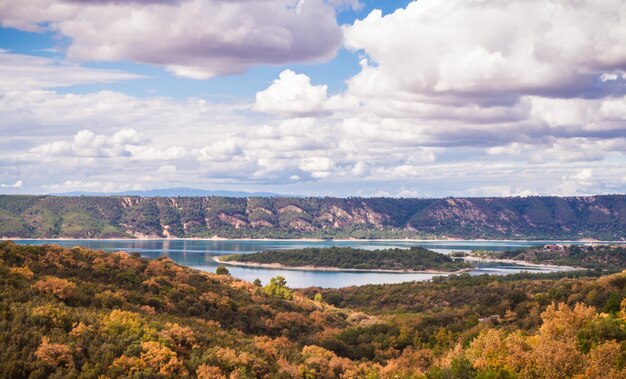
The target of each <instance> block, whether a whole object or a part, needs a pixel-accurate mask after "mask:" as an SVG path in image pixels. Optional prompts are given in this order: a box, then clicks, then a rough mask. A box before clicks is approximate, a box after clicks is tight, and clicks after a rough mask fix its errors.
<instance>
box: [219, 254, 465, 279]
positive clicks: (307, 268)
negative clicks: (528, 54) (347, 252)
mask: <svg viewBox="0 0 626 379" xmlns="http://www.w3.org/2000/svg"><path fill="white" fill-rule="evenodd" d="M213 260H214V261H215V262H217V263H220V264H223V265H229V266H240V267H250V268H268V269H280V270H296V271H339V272H384V273H394V274H445V275H449V274H460V273H463V272H467V271H471V270H472V268H464V269H462V270H457V271H435V270H422V271H413V270H382V269H358V268H338V267H323V266H285V265H283V264H280V263H251V262H237V261H222V260H221V259H220V257H215V258H213Z"/></svg>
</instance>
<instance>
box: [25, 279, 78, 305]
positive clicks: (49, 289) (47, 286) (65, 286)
mask: <svg viewBox="0 0 626 379" xmlns="http://www.w3.org/2000/svg"><path fill="white" fill-rule="evenodd" d="M33 287H34V288H35V289H37V290H38V291H40V292H43V293H49V294H53V295H54V296H56V297H57V298H58V299H60V300H65V299H67V298H68V297H70V296H71V295H72V294H73V293H74V290H75V289H76V284H74V283H72V282H70V281H69V280H66V279H61V278H57V277H55V276H46V277H44V278H43V279H41V280H39V281H38V282H37V283H35V284H33Z"/></svg>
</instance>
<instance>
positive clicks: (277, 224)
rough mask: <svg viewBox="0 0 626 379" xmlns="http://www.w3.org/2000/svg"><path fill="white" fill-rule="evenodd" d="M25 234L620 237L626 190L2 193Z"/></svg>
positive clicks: (15, 225)
mask: <svg viewBox="0 0 626 379" xmlns="http://www.w3.org/2000/svg"><path fill="white" fill-rule="evenodd" d="M0 236H3V237H6V238H11V237H22V238H116V237H136V238H173V237H179V238H185V237H203V238H211V237H221V238H369V239H371V238H465V239H475V238H490V239H601V240H624V239H626V196H625V195H601V196H586V197H555V196H547V197H540V196H537V197H501V198H499V197H482V198H443V199H418V198H410V199H409V198H360V197H352V198H331V197H324V198H318V197H221V196H202V197H198V196H196V197H185V196H179V197H166V196H164V197H140V196H99V197H96V196H93V197H91V196H81V197H71V196H49V195H44V196H29V195H1V196H0Z"/></svg>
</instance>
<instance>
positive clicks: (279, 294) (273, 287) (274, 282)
mask: <svg viewBox="0 0 626 379" xmlns="http://www.w3.org/2000/svg"><path fill="white" fill-rule="evenodd" d="M263 291H265V293H266V294H267V295H268V296H271V297H276V298H279V299H287V300H291V299H293V292H292V291H291V290H290V289H289V288H288V287H287V280H286V279H285V278H284V277H282V276H276V277H273V278H272V279H270V283H269V284H268V285H267V286H265V288H263Z"/></svg>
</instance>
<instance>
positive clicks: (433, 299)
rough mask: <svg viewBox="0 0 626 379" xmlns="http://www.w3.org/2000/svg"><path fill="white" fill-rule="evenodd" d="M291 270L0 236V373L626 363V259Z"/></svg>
mask: <svg viewBox="0 0 626 379" xmlns="http://www.w3.org/2000/svg"><path fill="white" fill-rule="evenodd" d="M288 285H289V284H288V283H286V282H285V281H284V278H280V277H277V278H274V279H273V280H272V281H271V282H270V283H265V285H263V283H260V282H256V283H254V284H253V283H248V282H244V281H241V280H238V279H235V278H233V277H231V276H230V275H228V274H227V273H226V272H223V273H222V274H221V275H218V274H213V273H207V272H202V271H198V270H194V269H190V268H185V267H182V266H178V265H176V264H175V263H174V262H172V261H171V260H169V259H168V258H158V259H154V260H147V259H143V258H140V257H138V256H137V255H136V254H128V253H125V252H118V253H105V252H101V251H94V250H87V249H83V248H78V247H77V248H72V249H65V248H62V247H59V246H55V245H43V246H23V245H22V246H20V245H16V244H14V243H11V242H2V243H0V377H2V378H48V377H51V378H107V377H108V378H115V377H131V378H167V377H182V378H185V377H198V378H205V379H206V378H370V379H375V378H381V379H383V378H573V377H579V378H597V377H603V378H623V377H624V376H625V375H626V371H625V369H624V363H625V361H626V360H625V358H626V300H624V298H625V296H626V272H617V273H614V274H606V272H601V271H598V270H589V271H579V272H568V273H552V274H517V275H510V276H506V277H497V276H487V275H483V276H474V277H472V276H470V275H468V274H460V275H451V276H449V277H445V278H444V277H442V278H437V279H435V280H433V281H431V282H411V283H403V284H393V285H372V286H361V287H349V288H342V289H322V288H308V289H305V290H299V291H295V290H291V289H289V287H288Z"/></svg>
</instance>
